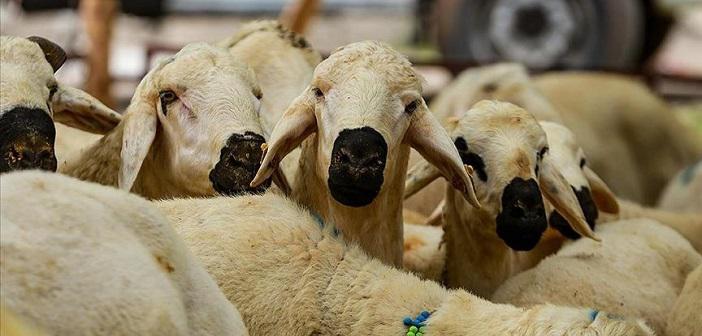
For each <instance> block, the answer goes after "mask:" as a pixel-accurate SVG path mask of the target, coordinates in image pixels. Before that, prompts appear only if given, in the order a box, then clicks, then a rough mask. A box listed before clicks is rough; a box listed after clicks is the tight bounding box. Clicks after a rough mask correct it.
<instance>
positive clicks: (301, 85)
mask: <svg viewBox="0 0 702 336" xmlns="http://www.w3.org/2000/svg"><path fill="white" fill-rule="evenodd" d="M217 45H218V46H220V47H223V48H225V49H228V50H229V52H230V53H231V54H232V55H233V56H234V57H235V58H236V59H237V60H239V61H240V62H244V63H246V64H247V65H248V66H249V67H251V69H252V70H253V72H254V73H255V74H256V79H257V80H258V84H259V85H260V86H261V91H262V93H263V99H262V100H261V118H262V124H263V127H264V129H265V131H266V132H269V133H270V132H271V131H272V130H273V127H274V126H275V124H276V123H277V122H278V120H280V118H281V117H282V116H283V112H285V109H286V108H287V107H288V106H289V105H290V103H292V101H293V100H295V98H297V96H299V95H300V94H301V93H302V92H303V91H304V90H305V89H306V88H307V86H309V84H310V81H311V80H312V73H313V72H314V68H315V67H316V66H317V64H319V62H320V61H321V60H322V57H321V55H320V54H319V53H318V52H317V51H315V50H314V49H312V48H311V47H310V45H309V43H308V42H307V41H306V40H305V38H304V37H302V36H301V35H298V34H296V33H295V32H292V31H290V30H288V29H287V28H285V27H283V25H281V24H280V23H279V22H278V21H272V20H264V21H254V22H251V23H248V24H246V25H244V26H243V27H241V29H239V30H238V31H237V32H236V34H234V36H232V37H230V38H227V39H225V40H222V41H220V42H219V43H218V44H217Z"/></svg>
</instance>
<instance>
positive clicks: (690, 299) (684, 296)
mask: <svg viewBox="0 0 702 336" xmlns="http://www.w3.org/2000/svg"><path fill="white" fill-rule="evenodd" d="M701 310H702V266H697V269H695V270H694V271H693V272H692V273H690V274H689V275H688V276H687V280H686V281H685V286H684V287H683V289H682V291H681V292H680V295H679V296H678V300H677V301H676V302H675V305H674V306H673V310H671V311H670V315H668V321H667V324H666V329H665V334H666V335H668V336H695V335H700V334H702V314H700V311H701Z"/></svg>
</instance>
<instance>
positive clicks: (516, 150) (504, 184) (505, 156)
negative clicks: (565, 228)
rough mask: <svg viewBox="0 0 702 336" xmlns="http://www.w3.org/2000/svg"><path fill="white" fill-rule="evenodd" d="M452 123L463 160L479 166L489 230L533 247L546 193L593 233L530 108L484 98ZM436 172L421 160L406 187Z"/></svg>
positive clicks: (542, 223)
mask: <svg viewBox="0 0 702 336" xmlns="http://www.w3.org/2000/svg"><path fill="white" fill-rule="evenodd" d="M450 127H451V136H452V138H453V139H454V144H455V146H456V148H457V149H458V152H459V153H460V155H461V159H462V160H463V163H464V164H466V165H470V166H471V167H473V169H475V172H476V176H477V178H476V179H475V188H476V194H477V196H478V199H479V201H480V203H481V204H482V206H483V208H482V209H480V210H479V214H480V215H481V217H485V218H488V219H489V220H488V221H484V222H486V223H492V224H494V227H489V228H485V229H486V230H496V231H497V235H498V236H499V237H500V238H502V240H503V241H504V242H505V243H506V244H507V245H508V246H510V247H511V248H513V249H515V250H530V249H532V248H534V247H535V246H536V244H537V243H538V242H539V240H540V238H541V235H542V234H543V232H544V231H545V230H546V228H547V218H546V212H545V208H544V201H543V198H542V195H543V196H544V197H545V198H546V199H547V200H548V201H549V202H550V203H551V204H552V205H553V206H554V207H555V209H556V211H558V212H559V213H560V214H562V215H563V217H565V218H566V219H567V222H568V223H569V224H570V226H571V227H572V228H573V229H574V230H575V231H576V232H578V233H580V234H582V235H584V236H587V237H591V238H592V237H594V234H593V233H592V231H591V229H590V227H589V226H588V225H587V222H586V220H585V216H584V215H583V212H582V210H581V208H580V206H579V204H578V200H577V197H576V195H575V193H574V192H573V190H572V189H571V188H570V186H569V185H568V183H567V182H566V180H565V178H564V177H563V175H561V173H560V172H559V170H558V167H557V166H555V163H554V162H553V160H552V158H551V156H550V155H549V153H548V152H549V147H548V142H547V138H546V134H545V133H544V131H543V130H542V129H541V127H540V126H539V124H538V122H537V121H536V119H535V118H534V117H533V116H532V115H531V114H529V113H528V112H526V111H525V110H523V109H522V108H520V107H518V106H516V105H512V104H510V103H504V102H497V101H481V102H479V103H477V104H476V105H475V106H473V108H472V109H470V110H469V111H467V112H465V114H464V115H463V116H462V117H461V118H459V119H457V120H455V121H454V122H453V124H452V125H451V126H450ZM427 176H429V178H427ZM436 177H437V174H436V173H434V172H432V169H431V167H430V166H429V165H428V164H427V163H419V164H418V166H415V167H413V168H412V170H411V171H410V173H409V174H408V186H407V190H409V191H417V190H419V189H420V188H421V187H422V185H419V186H417V185H416V184H417V181H421V183H422V184H424V185H426V184H428V183H429V182H431V181H432V180H433V179H435V178H436ZM405 196H406V197H409V196H410V195H409V193H406V194H405ZM457 208H463V207H462V206H457Z"/></svg>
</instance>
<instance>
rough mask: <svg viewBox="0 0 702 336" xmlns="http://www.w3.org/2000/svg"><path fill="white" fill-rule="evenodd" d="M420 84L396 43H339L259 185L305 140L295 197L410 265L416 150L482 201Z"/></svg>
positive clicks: (275, 142) (269, 156)
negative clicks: (411, 172) (405, 242)
mask: <svg viewBox="0 0 702 336" xmlns="http://www.w3.org/2000/svg"><path fill="white" fill-rule="evenodd" d="M421 90H422V86H421V80H420V78H419V76H418V75H417V74H416V73H415V71H414V70H413V69H412V66H411V64H410V62H409V61H408V60H407V59H406V58H405V57H404V56H402V55H401V54H399V53H398V52H396V51H395V50H393V49H392V48H390V47H389V46H387V45H385V44H382V43H379V42H375V41H364V42H358V43H353V44H350V45H347V46H345V47H342V48H339V49H338V50H336V51H335V52H334V53H333V54H332V55H331V56H330V57H329V58H327V59H326V60H324V61H323V62H321V63H320V64H319V65H318V66H317V68H316V69H315V72H314V75H313V78H312V83H311V85H310V86H309V87H308V88H307V89H306V90H305V91H304V92H303V93H302V94H301V95H300V96H299V97H298V98H297V99H296V100H295V101H294V102H293V104H292V105H291V106H290V107H289V108H288V110H287V111H286V112H285V114H284V115H283V117H282V118H281V119H280V121H279V122H278V124H277V125H276V127H275V129H274V130H273V133H272V135H271V141H270V144H269V146H268V149H267V152H266V154H265V156H264V159H263V163H262V165H261V168H260V169H259V171H258V173H257V175H256V178H255V179H254V181H253V182H252V185H258V184H259V183H261V182H262V181H263V180H265V179H266V178H268V177H269V176H271V174H273V172H274V169H275V168H276V167H277V166H278V164H279V163H280V161H281V160H282V159H283V157H285V156H286V155H287V154H288V153H289V152H290V151H292V150H293V149H294V148H296V147H297V146H298V145H300V143H302V153H301V159H300V163H299V169H298V172H297V174H296V176H295V177H294V182H293V185H294V188H293V191H292V196H293V198H295V199H297V200H298V201H300V202H301V203H302V204H304V205H306V206H308V207H310V208H311V209H313V210H314V211H316V212H318V213H319V214H320V215H321V217H322V218H323V219H325V220H327V221H331V222H334V223H335V224H336V225H337V226H338V227H339V229H340V230H341V231H342V232H343V234H344V235H345V236H346V238H348V239H349V240H351V241H354V242H357V243H359V244H360V246H361V247H362V248H363V249H364V250H365V251H366V252H367V253H369V254H370V255H372V256H374V257H377V258H379V259H381V260H383V261H384V262H386V263H389V264H394V265H397V266H399V265H401V261H402V206H401V204H402V190H403V184H404V178H405V173H406V169H407V159H408V156H409V149H410V147H413V148H415V149H416V150H417V151H419V152H420V153H421V154H422V155H423V156H424V157H425V158H426V159H427V160H428V161H429V162H431V163H432V164H434V165H436V166H437V167H438V168H439V171H440V172H441V174H443V175H444V176H446V178H447V179H448V180H449V181H450V182H451V184H452V185H453V186H454V187H455V188H456V189H458V190H460V192H461V194H462V195H464V197H466V198H467V199H468V200H469V201H470V202H471V204H474V205H477V204H478V202H477V200H476V199H475V195H474V192H473V186H472V182H471V180H470V177H469V176H468V174H467V173H466V171H465V169H464V167H463V164H462V163H461V161H460V157H459V155H458V153H457V151H456V148H455V147H454V146H453V144H452V143H451V140H450V138H449V137H448V136H447V134H446V131H445V130H444V129H443V128H442V127H441V126H440V125H439V123H438V122H437V121H436V120H435V119H434V117H433V116H432V115H431V113H430V112H429V110H428V109H427V106H426V104H425V103H424V100H423V99H422V96H421V93H422V91H421ZM303 141H304V142H303Z"/></svg>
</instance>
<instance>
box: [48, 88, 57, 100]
mask: <svg viewBox="0 0 702 336" xmlns="http://www.w3.org/2000/svg"><path fill="white" fill-rule="evenodd" d="M56 91H58V85H56V84H53V85H50V86H49V100H51V98H53V97H54V94H55V93H56Z"/></svg>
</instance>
